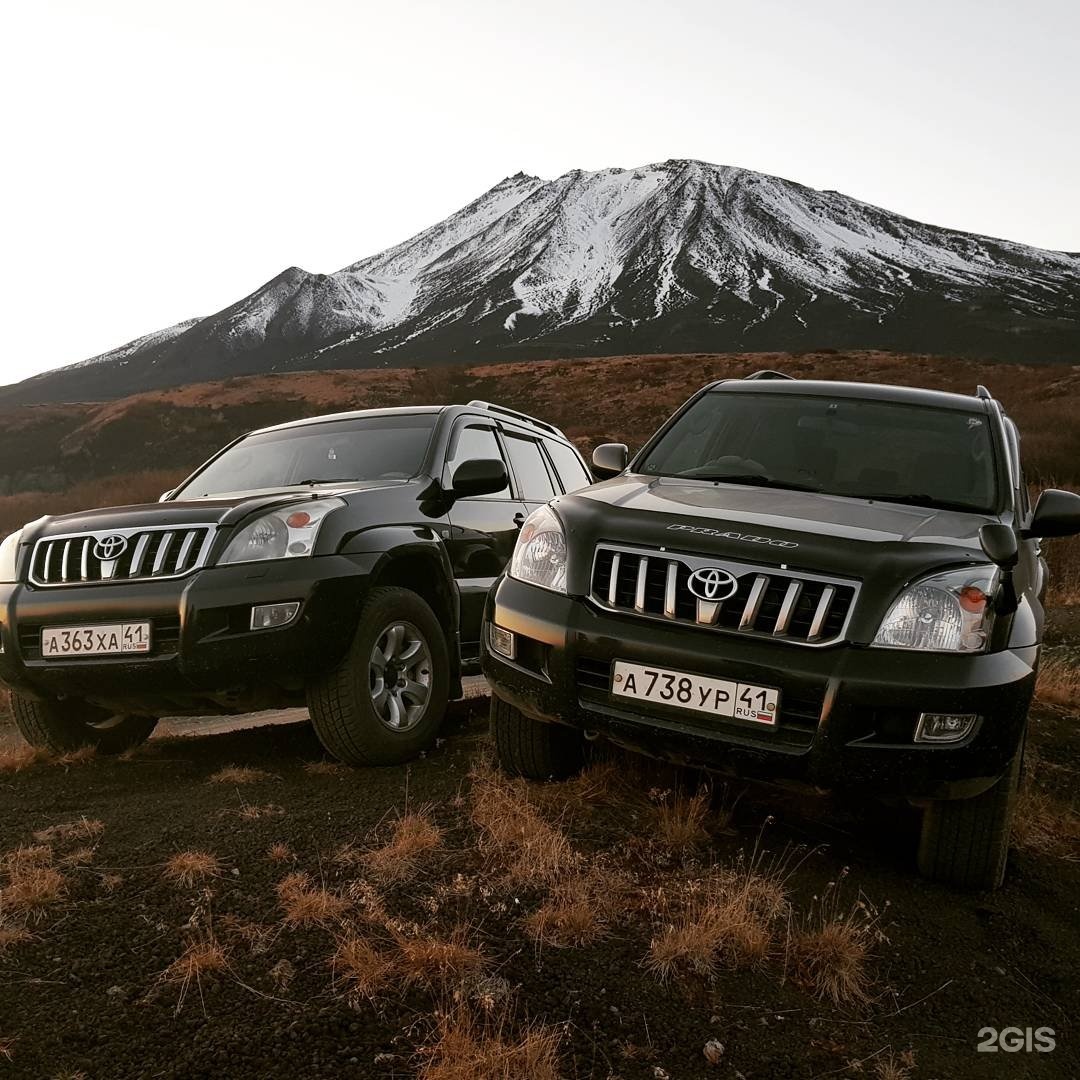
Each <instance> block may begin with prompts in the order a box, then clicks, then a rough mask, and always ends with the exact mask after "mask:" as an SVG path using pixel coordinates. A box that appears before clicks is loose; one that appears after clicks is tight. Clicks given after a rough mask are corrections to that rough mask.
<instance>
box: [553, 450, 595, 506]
mask: <svg viewBox="0 0 1080 1080" xmlns="http://www.w3.org/2000/svg"><path fill="white" fill-rule="evenodd" d="M544 445H545V446H546V447H547V452H548V453H549V454H550V455H551V460H552V461H553V462H554V463H555V471H556V472H557V473H558V474H559V481H560V483H561V484H562V487H563V491H565V492H567V493H569V492H571V491H578V490H580V489H581V488H583V487H588V486H589V485H590V484H591V483H592V482H593V478H592V477H591V476H590V475H589V473H588V472H587V470H586V469H585V466H584V465H582V464H581V459H580V458H579V457H578V456H577V454H575V453H574V451H573V450H571V449H570V447H569V446H567V445H566V444H565V443H557V442H551V441H550V440H549V439H545V440H544Z"/></svg>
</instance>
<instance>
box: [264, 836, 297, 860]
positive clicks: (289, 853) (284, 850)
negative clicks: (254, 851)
mask: <svg viewBox="0 0 1080 1080" xmlns="http://www.w3.org/2000/svg"><path fill="white" fill-rule="evenodd" d="M266 857H267V858H268V859H269V860H270V861H271V862H292V861H293V860H294V859H295V858H296V855H295V853H294V852H293V849H292V848H291V847H289V845H288V844H286V843H283V842H282V841H280V840H279V841H278V842H277V843H276V844H271V845H270V846H269V847H268V848H267V849H266Z"/></svg>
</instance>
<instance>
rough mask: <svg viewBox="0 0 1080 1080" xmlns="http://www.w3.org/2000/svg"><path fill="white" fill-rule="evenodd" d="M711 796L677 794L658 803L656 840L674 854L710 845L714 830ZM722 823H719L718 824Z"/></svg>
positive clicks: (655, 825) (703, 791)
mask: <svg viewBox="0 0 1080 1080" xmlns="http://www.w3.org/2000/svg"><path fill="white" fill-rule="evenodd" d="M710 803H711V794H710V793H709V792H708V791H707V790H704V789H703V790H701V791H698V792H697V793H696V794H694V795H691V796H689V797H687V796H686V795H683V794H680V793H678V792H676V793H675V795H674V796H672V797H669V798H665V799H664V800H663V801H662V802H660V803H658V804H657V806H656V810H655V815H656V817H655V824H654V834H653V838H654V839H655V840H656V841H657V842H658V843H659V844H660V845H661V846H662V847H664V848H666V849H667V850H669V851H672V852H682V851H687V850H692V849H694V848H698V847H701V846H702V845H703V844H706V843H708V841H709V838H710V837H711V835H712V832H713V828H710V827H708V826H709V825H712V824H713V823H712V822H710V813H709V811H710ZM716 824H719V823H716Z"/></svg>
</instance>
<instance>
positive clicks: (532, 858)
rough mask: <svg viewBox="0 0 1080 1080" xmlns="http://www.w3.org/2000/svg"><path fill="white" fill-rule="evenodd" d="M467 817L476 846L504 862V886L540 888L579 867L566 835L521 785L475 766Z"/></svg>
mask: <svg viewBox="0 0 1080 1080" xmlns="http://www.w3.org/2000/svg"><path fill="white" fill-rule="evenodd" d="M472 777H473V786H472V792H471V810H470V816H471V818H472V821H473V824H474V825H476V826H477V828H479V829H480V832H481V846H482V848H485V849H487V850H488V851H489V852H492V853H494V854H495V855H497V856H498V857H499V859H500V860H501V861H502V862H503V864H504V867H505V871H504V874H505V879H506V881H507V883H508V884H512V885H525V886H532V887H539V886H542V885H546V884H548V883H550V882H552V881H555V880H557V879H559V878H561V877H564V876H565V875H566V874H568V873H569V872H571V871H572V870H573V868H574V866H575V864H576V863H577V862H578V861H579V860H578V858H577V856H576V855H575V853H574V851H573V849H572V848H571V846H570V841H569V840H568V839H567V838H566V836H565V834H564V833H563V832H562V831H561V830H560V829H557V828H556V827H555V826H554V825H552V824H551V823H550V822H549V821H547V819H546V818H545V817H544V816H543V814H541V813H540V811H539V809H538V808H537V807H536V806H535V805H534V804H533V803H532V802H531V801H530V800H529V797H528V792H527V789H526V787H525V785H524V784H523V783H521V782H519V781H511V780H508V779H507V778H506V777H504V776H502V775H500V774H499V773H496V772H495V771H494V770H493V769H492V768H491V767H490V766H487V765H484V764H481V765H478V766H477V767H476V768H475V769H474V770H473V773H472Z"/></svg>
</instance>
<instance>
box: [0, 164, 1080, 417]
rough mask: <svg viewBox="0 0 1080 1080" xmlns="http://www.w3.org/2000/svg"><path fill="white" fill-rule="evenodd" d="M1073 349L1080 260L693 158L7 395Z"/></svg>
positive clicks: (226, 314)
mask: <svg viewBox="0 0 1080 1080" xmlns="http://www.w3.org/2000/svg"><path fill="white" fill-rule="evenodd" d="M827 346H832V347H843V348H852V347H873V348H886V349H896V350H901V351H906V352H929V353H948V354H965V355H976V356H987V357H994V358H999V359H1014V360H1074V359H1075V358H1076V354H1077V353H1078V352H1080V256H1077V255H1075V254H1066V253H1060V252H1051V251H1043V250H1040V249H1037V248H1032V247H1026V246H1024V245H1022V244H1016V243H1010V242H1008V241H1005V240H994V239H990V238H988V237H984V236H976V235H972V234H969V233H962V232H956V231H953V230H950V229H944V228H938V227H936V226H932V225H925V224H921V223H919V222H916V221H912V220H910V219H908V218H904V217H901V216H900V215H897V214H893V213H890V212H889V211H887V210H882V209H879V208H878V207H875V206H871V205H869V204H867V203H863V202H860V201H858V200H857V199H853V198H850V197H848V196H845V195H841V194H839V193H837V192H834V191H816V190H814V189H812V188H808V187H804V186H803V185H801V184H796V183H793V182H791V181H789V180H782V179H780V178H778V177H774V176H766V175H763V174H761V173H755V172H750V171H748V170H745V169H737V168H730V167H726V166H717V165H709V164H705V163H703V162H699V161H667V162H664V163H662V164H658V165H647V166H643V167H642V168H638V169H603V170H600V171H599V172H591V173H586V172H581V171H579V170H575V171H573V172H569V173H567V174H566V175H564V176H560V177H559V178H558V179H556V180H551V181H545V180H541V179H539V178H538V177H535V176H526V175H524V174H523V173H519V174H518V175H516V176H512V177H509V178H508V179H506V180H503V181H502V182H501V183H499V184H496V185H495V187H493V188H492V189H491V190H490V191H488V192H486V193H485V194H483V195H482V196H480V198H479V199H477V200H476V201H475V202H472V203H470V204H469V205H468V206H466V207H464V208H463V209H462V210H459V211H458V212H457V213H455V214H452V215H451V216H450V217H448V218H447V219H446V220H445V221H442V222H440V223H439V224H437V225H434V226H432V227H431V228H429V229H426V230H425V231H423V232H421V233H419V234H418V235H417V236H414V237H413V238H412V239H410V240H406V241H405V242H404V243H402V244H399V245H397V246H396V247H392V248H390V249H388V250H387V251H383V252H381V253H379V254H377V255H371V256H369V257H367V258H365V259H362V260H361V261H359V262H357V263H353V264H352V265H351V266H347V267H345V268H344V269H343V270H340V271H338V272H337V273H334V274H312V273H308V272H306V271H304V270H301V269H299V268H297V267H291V268H290V269H288V270H285V271H284V272H282V273H281V274H279V275H278V276H277V277H275V278H273V279H272V280H271V281H269V282H267V284H265V285H263V286H262V287H261V288H259V289H257V290H256V291H255V292H253V293H252V294H251V295H250V296H247V297H245V298H244V299H243V300H240V301H239V302H237V303H236V304H234V305H232V306H231V307H228V308H225V309H224V310H223V311H220V312H218V313H217V314H215V315H211V316H209V317H207V318H204V319H198V320H193V321H191V322H187V323H182V324H179V325H178V326H176V327H173V328H171V329H169V330H165V331H161V332H159V333H157V334H152V335H148V336H147V337H146V338H141V339H139V340H138V341H136V342H132V343H131V344H129V345H126V346H124V347H122V348H120V349H117V350H114V351H113V352H109V353H104V354H102V355H101V356H98V357H94V358H93V359H92V360H90V361H84V362H83V363H82V364H81V365H77V366H75V367H72V368H65V369H61V370H60V371H58V372H52V373H49V374H48V375H44V376H38V377H37V378H35V379H33V380H29V381H28V382H26V383H23V384H20V385H19V386H18V387H17V388H15V387H13V388H10V389H9V390H8V391H7V392H6V393H5V394H4V395H3V396H5V397H8V398H9V399H11V398H12V397H17V398H18V399H20V400H34V399H37V400H45V399H56V398H57V397H76V396H80V397H111V396H116V395H118V394H121V393H128V392H132V391H136V390H140V389H147V388H154V387H161V386H168V385H176V384H180V383H184V382H190V381H193V380H199V379H208V378H221V377H224V376H228V375H238V374H248V373H255V372H265V371H273V370H288V369H306V368H335V367H374V366H382V365H387V366H389V365H404V364H416V363H435V362H440V361H445V362H459V363H460V362H465V361H472V360H491V359H498V358H507V359H510V358H522V357H541V356H572V355H599V354H610V353H633V352H655V351H663V352H700V351H710V352H721V351H743V350H773V349H807V348H820V347H827Z"/></svg>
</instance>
